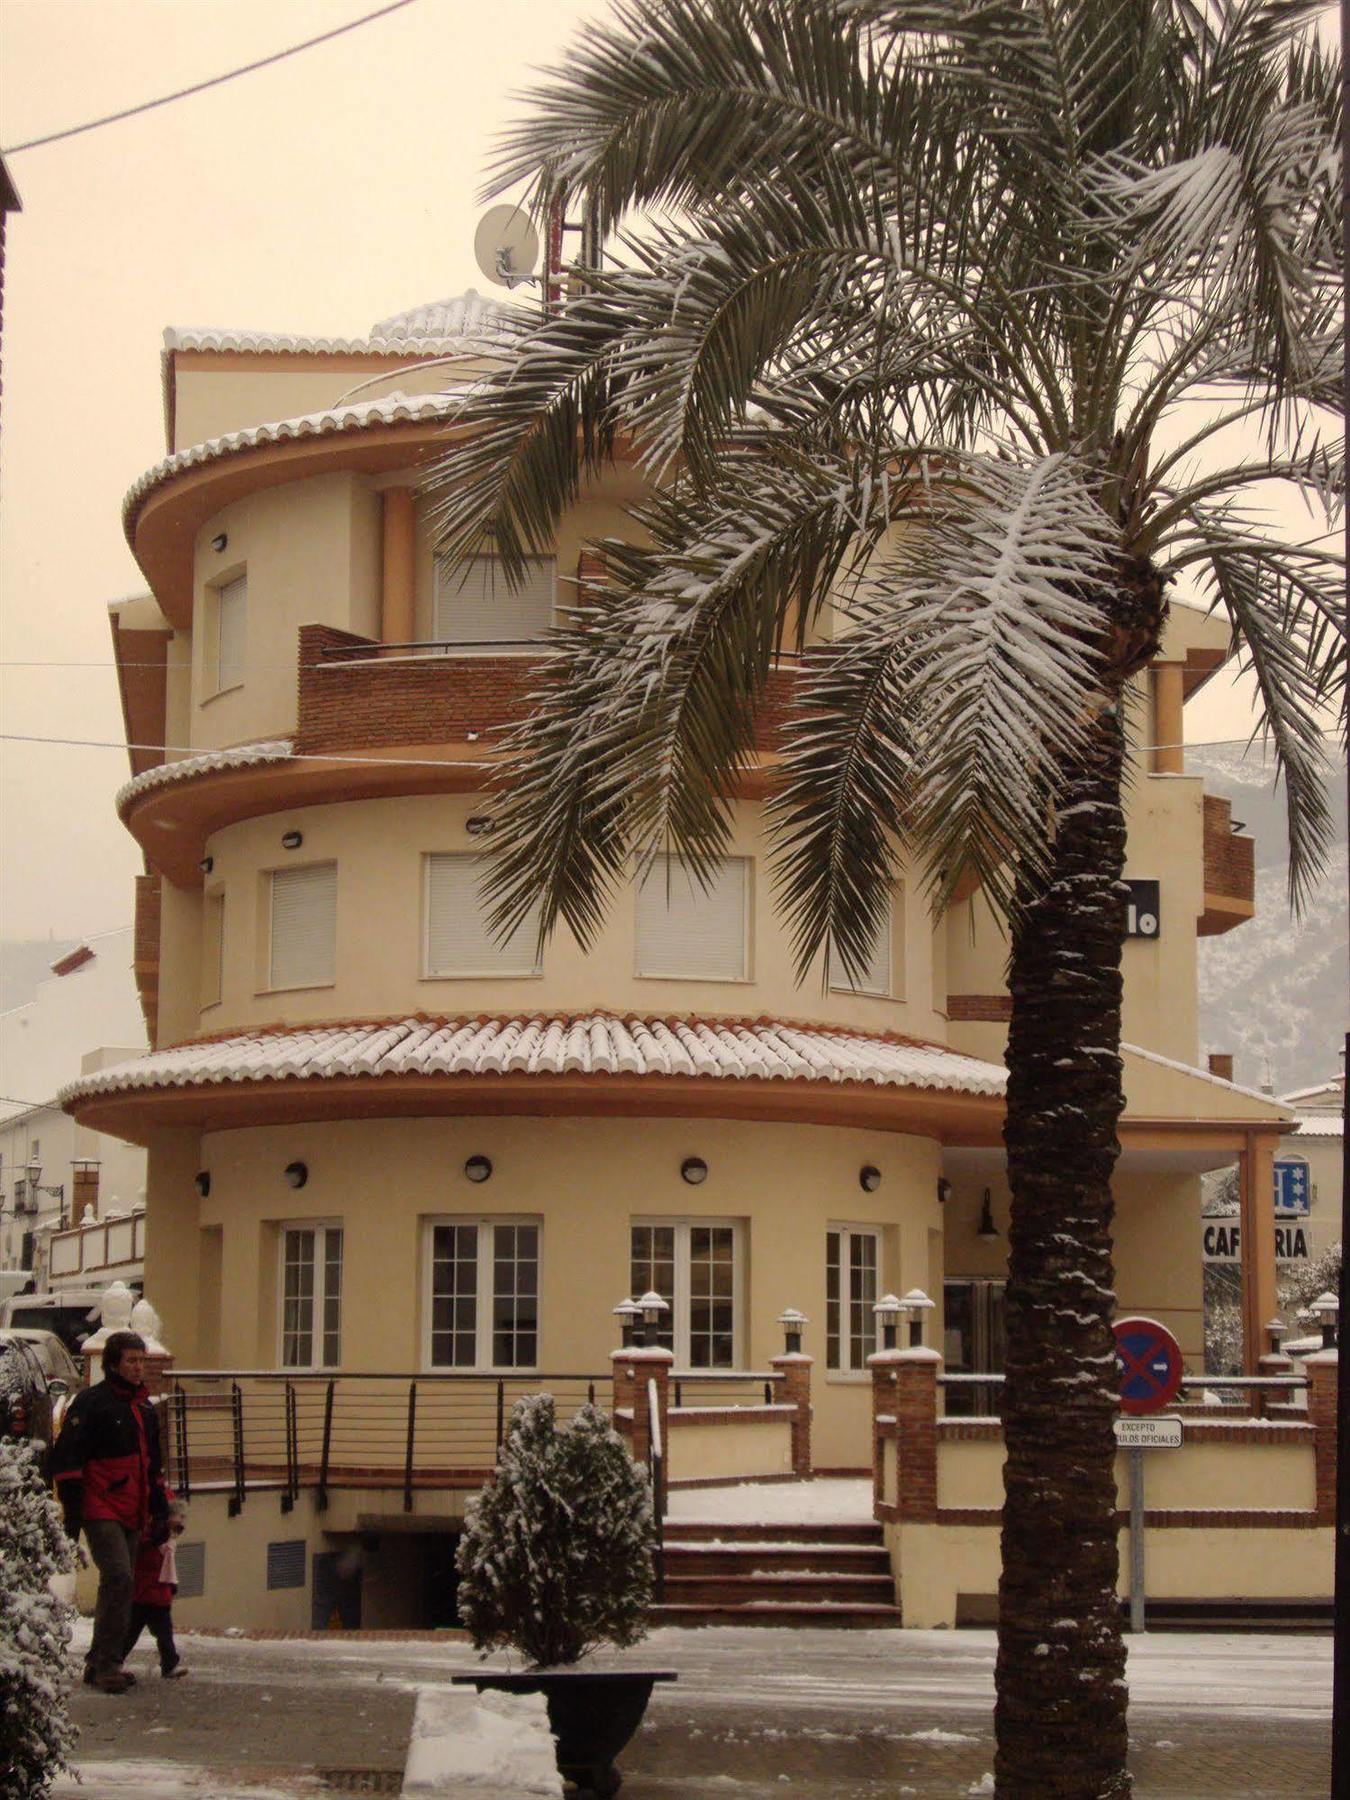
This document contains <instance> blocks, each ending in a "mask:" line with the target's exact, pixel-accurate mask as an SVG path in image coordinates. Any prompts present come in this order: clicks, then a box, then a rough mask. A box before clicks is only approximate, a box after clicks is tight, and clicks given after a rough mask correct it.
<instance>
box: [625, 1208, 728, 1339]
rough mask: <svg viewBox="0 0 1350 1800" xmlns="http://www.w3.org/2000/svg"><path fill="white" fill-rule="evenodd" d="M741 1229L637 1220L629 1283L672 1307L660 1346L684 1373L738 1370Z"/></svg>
mask: <svg viewBox="0 0 1350 1800" xmlns="http://www.w3.org/2000/svg"><path fill="white" fill-rule="evenodd" d="M740 1240H741V1228H740V1226H739V1225H737V1224H735V1223H734V1222H733V1221H731V1220H726V1221H722V1222H718V1223H710V1222H708V1221H705V1220H701V1219H671V1220H661V1219H652V1220H645V1219H644V1220H641V1221H637V1220H635V1221H634V1222H633V1225H632V1228H631V1267H630V1280H631V1283H632V1293H633V1298H634V1299H639V1298H640V1297H641V1296H642V1295H643V1294H645V1293H647V1292H648V1291H649V1290H654V1291H655V1292H656V1293H658V1294H660V1296H661V1298H662V1299H663V1300H664V1301H665V1302H666V1303H667V1305H668V1306H669V1307H670V1312H669V1313H668V1314H667V1316H666V1322H665V1326H664V1328H663V1329H662V1330H661V1331H659V1332H658V1333H657V1339H656V1341H657V1343H658V1344H662V1345H664V1346H665V1348H666V1349H667V1350H670V1351H673V1353H674V1356H675V1363H676V1366H677V1367H678V1368H683V1369H734V1368H735V1367H736V1340H737V1337H738V1335H739V1314H740V1263H741V1257H740Z"/></svg>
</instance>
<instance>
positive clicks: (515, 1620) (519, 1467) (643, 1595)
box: [456, 1394, 654, 1668]
mask: <svg viewBox="0 0 1350 1800" xmlns="http://www.w3.org/2000/svg"><path fill="white" fill-rule="evenodd" d="M653 1538H654V1526H653V1520H652V1507H651V1493H650V1489H649V1487H648V1484H647V1479H646V1476H645V1475H644V1474H643V1473H642V1471H641V1470H640V1469H639V1468H637V1467H636V1465H635V1464H634V1462H633V1459H632V1458H631V1456H630V1455H629V1454H628V1451H627V1449H626V1448H625V1447H624V1444H623V1443H622V1441H621V1440H620V1438H619V1436H618V1434H617V1433H616V1432H615V1431H614V1430H613V1429H612V1428H611V1426H610V1423H609V1420H608V1419H607V1418H606V1416H605V1414H604V1413H603V1412H602V1411H601V1410H600V1409H599V1408H598V1407H595V1406H583V1407H582V1408H581V1410H580V1411H579V1412H578V1413H577V1415H576V1416H575V1418H573V1419H572V1420H571V1421H570V1422H569V1423H568V1424H566V1425H563V1426H561V1427H560V1426H559V1425H558V1423H557V1420H556V1418H555V1416H554V1406H553V1396H552V1395H551V1394H532V1395H530V1396H528V1397H527V1398H526V1399H524V1400H520V1401H517V1403H516V1405H515V1407H514V1408H513V1409H512V1412H511V1421H510V1425H509V1428H508V1431H507V1436H506V1443H505V1446H504V1448H503V1451H502V1457H501V1461H500V1463H499V1464H498V1467H497V1471H496V1474H495V1475H494V1476H493V1478H492V1480H491V1481H490V1482H489V1483H488V1484H487V1486H486V1487H485V1488H484V1489H483V1491H482V1493H481V1494H480V1495H479V1496H478V1498H477V1499H476V1500H475V1501H473V1502H471V1503H470V1506H469V1511H468V1517H467V1520H466V1523H465V1528H464V1533H463V1536H462V1537H461V1538H460V1543H459V1549H458V1552H457V1555H456V1566H457V1567H458V1570H459V1616H460V1619H461V1620H462V1621H463V1624H464V1626H465V1629H466V1630H467V1631H468V1632H469V1635H470V1636H471V1637H472V1639H473V1642H474V1646H475V1648H477V1649H479V1650H482V1651H487V1650H495V1649H500V1648H502V1647H505V1646H508V1645H509V1646H511V1647H512V1648H514V1649H516V1650H518V1651H519V1652H520V1653H521V1654H522V1655H523V1656H525V1657H527V1658H528V1659H529V1661H530V1663H531V1664H533V1665H534V1666H535V1667H537V1668H548V1667H552V1666H554V1665H557V1664H567V1663H574V1662H576V1661H578V1659H579V1658H581V1657H583V1656H584V1655H585V1654H586V1653H587V1651H588V1650H593V1649H595V1648H596V1646H597V1645H600V1644H617V1645H620V1646H626V1645H628V1644H635V1643H637V1642H638V1641H639V1640H640V1639H641V1638H643V1637H644V1636H645V1635H646V1629H647V1624H646V1620H647V1608H648V1607H649V1605H650V1604H651V1597H652V1544H653Z"/></svg>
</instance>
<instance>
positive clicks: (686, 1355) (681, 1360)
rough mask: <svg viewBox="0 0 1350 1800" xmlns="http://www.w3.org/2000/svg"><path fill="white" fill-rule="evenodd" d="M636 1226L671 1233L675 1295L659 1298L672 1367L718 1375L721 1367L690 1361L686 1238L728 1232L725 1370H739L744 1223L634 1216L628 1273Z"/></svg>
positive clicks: (630, 1226)
mask: <svg viewBox="0 0 1350 1800" xmlns="http://www.w3.org/2000/svg"><path fill="white" fill-rule="evenodd" d="M639 1226H650V1227H652V1228H655V1229H659V1228H661V1227H663V1226H664V1227H667V1228H673V1229H674V1232H675V1292H674V1293H673V1294H672V1295H669V1296H666V1295H662V1298H663V1299H666V1298H669V1301H670V1319H671V1329H672V1334H673V1338H674V1342H673V1345H672V1348H673V1352H674V1356H675V1367H676V1368H677V1369H690V1370H698V1371H699V1372H703V1371H705V1370H706V1371H707V1372H709V1373H721V1372H722V1369H721V1365H720V1364H719V1365H710V1364H707V1363H695V1362H693V1361H692V1360H691V1344H692V1339H693V1332H692V1328H691V1319H690V1314H691V1300H692V1296H691V1293H690V1277H689V1270H690V1263H691V1260H692V1259H691V1256H690V1237H691V1234H692V1233H693V1232H694V1231H696V1230H699V1229H701V1228H705V1227H706V1228H707V1229H709V1230H713V1231H718V1230H730V1232H731V1362H730V1364H729V1365H728V1366H729V1368H730V1369H732V1370H735V1369H739V1368H741V1367H742V1363H743V1355H744V1350H745V1266H746V1258H745V1240H746V1226H745V1220H744V1219H723V1218H717V1219H712V1218H708V1219H705V1218H698V1217H694V1216H692V1215H686V1214H682V1215H680V1216H678V1217H677V1216H674V1215H670V1214H662V1215H660V1216H657V1215H654V1214H653V1215H648V1214H646V1213H634V1214H632V1216H631V1217H630V1218H629V1221H628V1266H629V1268H630V1269H631V1268H632V1262H633V1231H634V1229H635V1228H636V1227H639ZM633 1298H634V1299H635V1300H636V1299H640V1298H641V1296H640V1295H637V1294H635V1295H634V1296H633Z"/></svg>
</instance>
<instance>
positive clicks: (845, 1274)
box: [825, 1220, 885, 1381]
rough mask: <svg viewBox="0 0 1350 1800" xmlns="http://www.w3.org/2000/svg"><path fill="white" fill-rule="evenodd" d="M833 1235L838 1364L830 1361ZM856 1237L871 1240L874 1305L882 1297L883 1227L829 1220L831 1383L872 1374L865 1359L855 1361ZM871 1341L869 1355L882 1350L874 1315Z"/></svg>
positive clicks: (828, 1369) (827, 1359) (827, 1326)
mask: <svg viewBox="0 0 1350 1800" xmlns="http://www.w3.org/2000/svg"><path fill="white" fill-rule="evenodd" d="M833 1233H837V1234H838V1237H839V1290H840V1291H839V1361H838V1363H837V1364H832V1363H831V1362H830V1348H829V1332H830V1322H829V1305H830V1303H829V1297H828V1296H829V1264H830V1244H829V1240H830V1236H831V1234H833ZM855 1238H870V1239H871V1240H872V1243H873V1245H874V1247H875V1261H874V1268H875V1272H876V1282H875V1286H876V1293H875V1295H874V1296H873V1304H875V1303H876V1301H877V1300H879V1299H880V1298H881V1294H882V1283H881V1259H882V1255H883V1252H884V1250H885V1243H884V1240H883V1236H882V1227H881V1226H880V1225H843V1224H837V1223H835V1222H834V1221H833V1220H830V1221H829V1222H828V1223H827V1224H826V1226H825V1269H826V1283H825V1291H826V1301H825V1374H826V1379H827V1380H829V1381H848V1380H855V1381H857V1380H862V1379H863V1378H865V1377H867V1376H868V1375H869V1373H870V1371H869V1370H868V1367H867V1360H866V1357H864V1359H863V1361H862V1362H861V1363H855V1362H854V1360H853V1321H852V1318H851V1316H850V1314H851V1310H852V1297H851V1295H850V1293H849V1287H850V1280H849V1277H850V1275H851V1273H852V1267H853V1257H852V1252H851V1245H852V1242H853V1240H854V1239H855ZM863 1304H864V1305H866V1302H865V1301H864V1303H863ZM868 1341H869V1343H870V1345H871V1348H870V1349H869V1351H868V1352H867V1354H868V1355H869V1356H870V1355H873V1354H874V1353H875V1352H876V1351H877V1350H879V1349H880V1348H881V1328H880V1326H879V1325H878V1324H877V1321H876V1315H875V1314H873V1315H872V1333H871V1337H870V1339H869V1340H868Z"/></svg>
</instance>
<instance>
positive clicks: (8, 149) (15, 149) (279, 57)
mask: <svg viewBox="0 0 1350 1800" xmlns="http://www.w3.org/2000/svg"><path fill="white" fill-rule="evenodd" d="M412 4H413V0H391V4H390V5H388V6H382V7H381V8H380V9H379V11H378V12H373V13H366V14H365V15H364V17H362V18H360V19H350V20H348V22H347V23H346V24H345V25H336V26H334V28H333V29H332V30H331V31H321V32H320V33H319V35H318V37H312V38H306V39H305V41H304V42H303V43H302V44H292V45H291V46H290V48H289V49H287V50H276V51H274V52H273V53H272V55H271V56H260V57H259V58H258V60H257V61H256V62H251V63H244V64H243V65H242V66H241V67H239V68H237V69H228V70H226V72H225V73H224V74H223V75H213V76H211V78H210V80H209V81H195V82H193V84H192V86H191V87H185V88H178V89H177V90H176V92H174V93H172V94H161V95H160V97H159V99H158V100H143V101H141V103H140V104H139V105H138V106H125V107H123V108H122V110H121V112H115V113H106V114H105V115H104V116H103V118H101V119H89V120H87V121H86V122H85V123H84V124H83V125H69V126H67V127H66V128H65V130H63V131H49V132H48V133H47V134H46V136H45V137H35V138H29V139H28V140H27V142H26V143H22V144H6V145H5V146H4V148H3V150H0V155H4V156H17V155H18V154H19V152H20V151H21V150H36V149H37V148H38V147H39V145H42V144H59V143H60V142H61V140H62V139H63V138H72V137H79V136H81V134H82V133H84V132H86V131H98V130H100V129H101V127H102V126H104V125H116V124H117V122H118V121H119V120H120V119H134V118H135V117H136V115H137V114H138V113H145V112H153V111H154V109H155V108H156V107H157V106H169V105H171V104H172V103H173V102H174V101H175V100H186V99H187V98H188V97H189V95H192V94H203V93H205V92H206V90H207V89H208V88H214V87H221V86H223V85H224V83H225V82H227V81H237V80H238V79H239V77H240V76H241V75H252V74H253V73H254V71H255V70H257V69H266V68H270V67H271V65H272V64H273V63H279V62H285V61H286V59H287V57H290V56H299V54H300V52H301V51H302V50H312V49H313V48H314V47H315V45H316V44H326V43H328V42H329V41H330V40H331V39H333V38H337V37H342V36H343V35H344V34H345V33H346V32H348V31H356V30H358V29H359V28H360V27H361V26H362V25H370V24H372V23H373V22H374V21H375V20H376V19H383V18H386V17H387V16H388V14H390V13H395V12H399V11H400V10H401V9H402V8H403V7H405V6H411V5H412Z"/></svg>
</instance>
